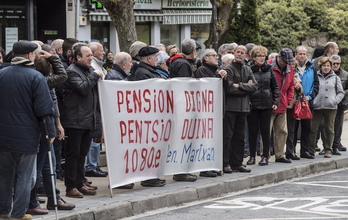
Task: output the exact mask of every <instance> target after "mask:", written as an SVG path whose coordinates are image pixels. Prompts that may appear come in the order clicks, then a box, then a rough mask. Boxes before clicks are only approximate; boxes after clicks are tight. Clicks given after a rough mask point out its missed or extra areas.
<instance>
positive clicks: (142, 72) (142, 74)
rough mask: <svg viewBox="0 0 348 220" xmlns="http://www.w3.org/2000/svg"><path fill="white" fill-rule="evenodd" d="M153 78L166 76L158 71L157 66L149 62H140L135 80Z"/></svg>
mask: <svg viewBox="0 0 348 220" xmlns="http://www.w3.org/2000/svg"><path fill="white" fill-rule="evenodd" d="M151 78H165V77H164V76H163V75H162V74H160V73H158V72H157V71H156V67H154V66H151V65H149V64H147V63H144V62H140V63H139V66H138V68H137V70H136V71H135V73H134V78H133V80H134V81H138V80H144V79H151Z"/></svg>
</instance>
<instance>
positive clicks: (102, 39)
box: [91, 21, 110, 51]
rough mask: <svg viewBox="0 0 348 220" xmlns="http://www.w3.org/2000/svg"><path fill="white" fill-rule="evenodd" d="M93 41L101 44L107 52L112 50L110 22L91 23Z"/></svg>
mask: <svg viewBox="0 0 348 220" xmlns="http://www.w3.org/2000/svg"><path fill="white" fill-rule="evenodd" d="M91 41H92V42H93V41H97V42H99V43H101V44H102V45H103V47H104V50H105V51H109V49H110V42H109V41H110V30H109V22H100V21H95V22H91Z"/></svg>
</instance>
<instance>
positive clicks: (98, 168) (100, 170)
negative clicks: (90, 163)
mask: <svg viewBox="0 0 348 220" xmlns="http://www.w3.org/2000/svg"><path fill="white" fill-rule="evenodd" d="M95 169H96V170H97V171H99V172H101V173H105V174H106V175H108V172H107V171H103V170H102V169H100V167H97V168H95Z"/></svg>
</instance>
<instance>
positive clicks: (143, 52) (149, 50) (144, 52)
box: [138, 46, 159, 57]
mask: <svg viewBox="0 0 348 220" xmlns="http://www.w3.org/2000/svg"><path fill="white" fill-rule="evenodd" d="M158 51H159V50H158V49H157V48H156V47H149V46H146V47H143V48H141V49H140V50H139V53H138V55H139V57H146V56H150V55H152V54H155V53H158Z"/></svg>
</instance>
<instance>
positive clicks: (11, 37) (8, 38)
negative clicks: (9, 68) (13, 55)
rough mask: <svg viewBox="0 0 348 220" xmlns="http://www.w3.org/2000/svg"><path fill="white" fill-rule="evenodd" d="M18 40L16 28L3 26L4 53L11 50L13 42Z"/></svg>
mask: <svg viewBox="0 0 348 220" xmlns="http://www.w3.org/2000/svg"><path fill="white" fill-rule="evenodd" d="M17 41H18V28H16V27H7V28H5V45H6V49H5V50H6V54H7V53H8V52H10V51H11V50H12V46H13V44H14V43H16V42H17Z"/></svg>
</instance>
